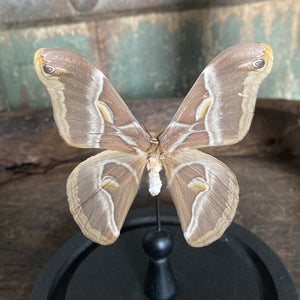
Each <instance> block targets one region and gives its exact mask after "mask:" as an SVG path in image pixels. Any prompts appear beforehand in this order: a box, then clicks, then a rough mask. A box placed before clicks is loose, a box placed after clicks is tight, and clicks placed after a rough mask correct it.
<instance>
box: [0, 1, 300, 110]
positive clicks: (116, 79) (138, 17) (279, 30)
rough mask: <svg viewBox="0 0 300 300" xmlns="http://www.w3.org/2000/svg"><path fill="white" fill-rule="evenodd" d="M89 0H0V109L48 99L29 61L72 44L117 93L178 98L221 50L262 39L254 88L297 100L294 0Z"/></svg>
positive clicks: (299, 49) (299, 7) (298, 46)
mask: <svg viewBox="0 0 300 300" xmlns="http://www.w3.org/2000/svg"><path fill="white" fill-rule="evenodd" d="M75 2H83V3H84V2H86V3H88V4H87V6H86V8H90V10H89V11H88V12H86V11H85V12H80V11H78V10H77V9H75V8H74V3H75ZM94 2H97V1H93V0H92V1H87V0H86V1H77V0H71V1H54V0H52V1H46V2H45V1H42V0H35V1H33V0H22V1H12V0H10V1H9V0H0V8H1V9H0V29H2V32H0V42H1V47H0V65H1V69H0V110H3V111H5V110H18V109H20V108H24V107H36V106H49V105H50V100H49V95H48V93H47V92H46V89H45V87H44V86H43V85H42V84H41V83H40V82H39V81H38V78H37V76H36V74H35V72H34V69H33V65H32V60H33V54H34V52H35V51H36V50H37V49H38V48H40V47H65V48H70V49H73V50H75V51H78V52H80V53H81V54H83V55H84V56H86V57H87V58H88V59H90V60H91V61H93V62H94V63H95V64H96V65H97V66H98V67H100V69H102V70H103V71H104V73H105V74H106V75H107V76H108V77H109V78H110V80H111V81H112V83H113V85H114V86H115V87H116V88H117V90H118V91H119V92H120V93H121V95H122V96H123V97H124V98H126V99H146V98H165V97H182V96H184V95H185V93H186V92H187V91H188V90H189V89H190V87H191V86H192V84H193V82H194V81H195V80H196V78H197V76H198V75H199V73H200V72H201V71H202V69H203V68H204V66H205V65H206V64H207V63H208V61H210V60H211V59H212V58H213V57H214V56H216V55H217V54H218V53H220V52H221V51H222V50H224V49H225V48H227V47H229V46H231V45H233V44H236V43H240V42H247V41H263V42H267V43H269V44H270V45H271V47H272V48H273V51H274V57H275V62H274V67H273V70H272V73H271V74H270V75H269V76H268V78H267V79H266V80H265V81H264V83H263V85H262V87H261V89H260V94H259V95H260V97H266V98H281V99H295V100H299V99H300V73H299V72H300V71H299V70H300V63H299V57H300V43H299V19H300V2H299V1H296V0H284V1H279V0H276V1H242V0H229V1H222V0H216V1H194V0H189V1H186V2H184V1H180V0H167V1H162V0H159V1H154V0H151V1H128V0H123V1H115V0H105V1H98V2H97V3H96V4H95V6H93V3H94ZM33 3H34V4H33ZM72 3H73V4H72ZM89 3H90V5H89ZM183 3H185V4H183ZM1 27H2V28H1Z"/></svg>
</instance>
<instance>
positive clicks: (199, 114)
mask: <svg viewBox="0 0 300 300" xmlns="http://www.w3.org/2000/svg"><path fill="white" fill-rule="evenodd" d="M211 101H212V100H211V98H210V97H208V98H206V99H204V100H203V101H202V102H201V104H200V105H199V106H198V107H197V109H196V114H195V119H196V121H199V120H200V119H201V118H203V116H204V115H205V113H206V112H207V110H208V107H209V106H210V104H211Z"/></svg>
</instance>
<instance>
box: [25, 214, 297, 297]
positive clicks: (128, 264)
mask: <svg viewBox="0 0 300 300" xmlns="http://www.w3.org/2000/svg"><path fill="white" fill-rule="evenodd" d="M161 220H162V224H163V226H162V229H163V230H165V231H166V232H168V233H169V234H170V235H171V236H172V237H173V240H174V249H173V251H172V252H171V254H170V255H169V260H170V264H171V266H172V269H173V273H174V276H175V278H176V296H175V298H174V299H205V300H210V299H222V300H224V299H225V300H226V299H230V300H233V299H239V300H240V299H249V300H250V299H251V300H255V299H280V300H285V299H287V300H296V299H297V296H296V291H295V288H294V286H293V283H292V281H291V278H290V276H289V274H288V273H287V271H286V269H285V268H284V266H283V265H282V263H281V261H280V260H279V258H278V257H277V256H276V255H275V254H274V252H273V251H272V250H270V249H269V248H268V247H267V246H266V245H265V244H264V243H263V242H262V241H261V240H259V239H258V238H257V237H256V236H254V235H253V234H252V233H250V232H249V231H247V230H245V229H243V228H242V227H240V226H238V225H236V224H232V225H231V226H230V227H229V229H228V230H227V231H226V233H225V234H224V235H223V237H222V238H221V239H219V240H218V241H216V242H214V243H213V244H211V245H209V246H207V247H204V248H192V247H190V246H188V245H187V244H186V242H185V240H184V237H183V234H182V231H181V229H180V226H179V223H178V219H177V216H176V213H175V211H174V210H172V209H162V215H161ZM155 225H156V218H155V210H154V209H143V210H137V211H133V212H131V213H130V215H129V217H128V219H127V221H126V223H125V226H124V230H123V233H122V234H121V236H120V238H119V239H118V240H117V242H116V243H115V244H113V245H111V246H99V245H96V244H94V243H93V242H91V241H90V240H88V239H86V238H85V237H83V236H82V235H81V234H78V235H76V236H75V237H74V238H72V239H71V240H70V241H68V242H67V243H66V244H65V245H64V246H63V247H62V248H60V249H59V250H58V251H57V252H56V254H55V255H54V256H53V258H52V259H51V260H50V261H49V262H48V264H47V265H46V266H45V268H44V269H43V270H42V272H41V273H40V275H39V277H38V278H37V280H36V282H35V285H34V288H33V291H32V294H31V298H30V299H31V300H41V299H48V300H52V299H55V300H58V299H67V300H69V299H72V300H81V299H84V300H86V299H105V300H109V299H126V300H129V299H138V300H142V299H149V298H148V297H147V296H145V293H144V280H145V275H146V273H147V276H149V274H151V273H153V274H157V272H158V273H159V269H156V270H149V269H148V271H147V272H146V269H147V265H148V261H149V258H148V256H147V255H146V254H145V252H144V250H143V248H142V242H141V241H142V240H143V237H144V236H145V233H146V232H147V231H149V230H150V229H151V228H154V229H155ZM145 240H146V241H144V243H147V236H146V237H145ZM150 240H151V239H150ZM144 245H145V244H144ZM146 248H147V247H146ZM150 256H151V255H150ZM152 257H153V256H152ZM153 259H154V260H157V257H154V258H153ZM158 260H159V259H158ZM149 268H150V269H151V268H153V265H152V266H151V262H150V263H149ZM154 268H157V264H154ZM163 270H166V268H165V267H164V268H163ZM170 272H171V273H169V275H170V274H172V271H170ZM169 275H168V276H169ZM159 276H162V277H164V276H163V275H162V274H160V275H159ZM150 277H151V275H150ZM156 278H157V277H156ZM170 278H172V275H171V277H170ZM148 279H149V278H148ZM148 279H147V278H146V287H147V286H148V287H149V286H151V283H153V278H152V279H151V278H150V284H149V283H147V280H148ZM171 280H172V279H171ZM155 286H156V287H157V286H159V284H158V285H157V284H156V285H155ZM173 286H174V285H173ZM162 288H164V286H162ZM167 290H168V292H170V289H167ZM146 292H147V290H146ZM147 294H148V295H150V296H151V297H152V296H153V291H148V292H147ZM170 297H171V295H170Z"/></svg>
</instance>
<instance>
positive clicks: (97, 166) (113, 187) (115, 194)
mask: <svg viewBox="0 0 300 300" xmlns="http://www.w3.org/2000/svg"><path fill="white" fill-rule="evenodd" d="M145 164H146V156H144V157H141V156H138V155H133V154H129V153H124V152H118V151H109V150H107V151H104V152H102V153H100V154H97V155H95V156H92V157H90V158H89V159H87V160H85V161H84V162H82V163H81V164H79V165H78V166H77V167H76V168H75V169H74V170H73V172H72V173H71V175H70V177H69V179H68V182H67V194H68V202H69V207H70V211H71V213H72V215H73V217H74V220H75V221H76V223H77V224H78V225H79V227H80V229H81V231H82V232H83V234H84V235H85V236H87V237H88V238H89V239H91V240H93V241H95V242H96V243H99V244H102V245H108V244H111V243H113V242H114V241H115V240H116V239H117V238H118V236H119V234H120V230H121V227H122V225H123V223H124V220H125V217H126V215H127V213H128V210H129V208H130V206H131V204H132V202H133V200H134V197H135V195H136V193H137V190H138V187H139V183H140V180H141V177H142V174H143V170H144V167H145Z"/></svg>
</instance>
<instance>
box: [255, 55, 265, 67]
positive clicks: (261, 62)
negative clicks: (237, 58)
mask: <svg viewBox="0 0 300 300" xmlns="http://www.w3.org/2000/svg"><path fill="white" fill-rule="evenodd" d="M252 65H253V67H254V68H255V69H261V68H263V67H264V65H265V61H264V60H263V59H261V58H259V59H257V60H256V61H255V62H253V64H252Z"/></svg>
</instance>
